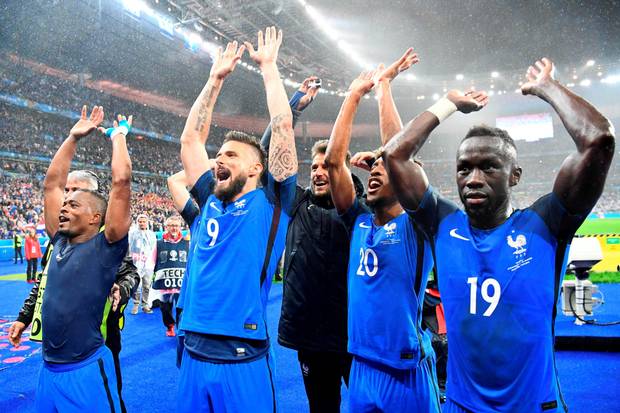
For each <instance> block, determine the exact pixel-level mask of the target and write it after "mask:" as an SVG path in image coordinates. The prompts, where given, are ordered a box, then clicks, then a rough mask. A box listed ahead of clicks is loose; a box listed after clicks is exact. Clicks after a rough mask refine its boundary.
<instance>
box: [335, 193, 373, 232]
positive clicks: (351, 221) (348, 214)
mask: <svg viewBox="0 0 620 413" xmlns="http://www.w3.org/2000/svg"><path fill="white" fill-rule="evenodd" d="M370 212H371V211H370V208H368V207H367V206H366V205H365V204H363V203H362V202H361V201H360V199H359V198H355V200H354V201H353V205H351V208H349V209H348V210H347V211H345V212H344V213H342V214H340V219H341V220H342V222H343V223H344V225H345V226H346V227H347V229H348V230H349V232H350V231H351V229H352V228H353V225H355V220H356V219H357V217H358V216H360V215H361V214H366V213H370Z"/></svg>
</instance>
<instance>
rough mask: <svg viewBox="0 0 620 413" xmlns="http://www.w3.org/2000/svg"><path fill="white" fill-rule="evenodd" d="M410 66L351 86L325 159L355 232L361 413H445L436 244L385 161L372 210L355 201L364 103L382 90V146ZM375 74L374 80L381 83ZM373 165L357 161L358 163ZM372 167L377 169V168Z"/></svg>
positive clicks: (352, 295) (357, 402) (354, 323)
mask: <svg viewBox="0 0 620 413" xmlns="http://www.w3.org/2000/svg"><path fill="white" fill-rule="evenodd" d="M401 59H402V60H398V61H396V62H395V63H394V64H393V65H391V66H390V67H388V68H387V69H384V68H383V67H381V66H380V67H379V69H378V70H377V71H376V72H375V73H372V72H370V73H362V74H361V75H360V76H359V77H358V78H357V79H355V80H354V81H353V83H351V86H350V87H349V92H348V96H347V97H346V98H345V100H344V102H343V104H342V107H341V109H340V113H339V115H338V118H337V119H336V123H335V125H334V128H333V131H332V135H331V137H330V140H329V144H328V147H327V153H326V155H325V163H326V165H327V169H328V172H329V180H330V182H331V185H332V188H333V190H332V192H331V194H332V199H333V202H334V205H335V207H336V209H337V210H338V212H339V213H340V214H341V218H342V220H343V221H344V222H345V223H346V224H347V226H348V228H349V229H350V232H351V248H350V254H349V268H348V289H349V291H348V332H349V334H348V335H349V342H348V350H349V352H350V353H351V354H352V355H353V363H352V366H351V374H350V378H349V405H350V409H351V411H353V412H376V411H382V412H394V413H396V412H406V411H412V412H413V411H415V412H439V409H440V407H439V389H438V387H437V379H436V374H435V364H434V361H435V360H434V352H433V349H432V346H431V341H430V335H429V334H428V333H427V332H425V331H423V330H422V327H421V318H422V304H423V301H424V288H425V286H426V280H427V277H428V273H429V272H430V270H431V268H432V266H433V258H432V254H431V251H430V245H429V243H428V242H427V241H426V239H425V236H424V234H423V233H422V232H421V231H420V230H419V229H418V227H417V225H416V223H415V222H414V221H413V220H412V219H411V217H410V216H409V215H407V214H406V213H405V211H404V210H403V208H402V206H401V205H400V204H399V203H398V199H397V197H396V193H395V192H394V188H393V187H392V186H391V184H390V181H389V178H388V176H387V173H386V171H385V168H384V166H383V160H382V159H381V158H378V159H376V160H374V162H373V163H372V165H371V166H370V176H369V179H368V196H367V204H368V206H370V208H371V209H372V212H371V210H370V209H369V208H367V207H366V206H364V205H362V204H361V203H360V202H359V201H358V198H357V197H356V196H355V190H354V186H353V180H352V178H351V173H350V171H349V169H348V167H347V165H346V154H347V150H348V147H349V143H350V140H351V130H352V127H353V119H354V116H355V112H356V110H357V107H358V105H359V102H360V100H361V99H362V98H363V97H364V95H365V94H366V93H368V92H370V90H371V89H372V88H373V87H376V88H377V89H376V90H377V97H378V100H379V113H380V129H381V140H382V143H383V144H385V143H387V141H388V139H389V138H390V137H391V136H393V135H394V133H395V132H396V131H398V130H399V129H400V128H401V127H402V125H401V124H400V118H399V117H398V114H397V112H396V111H395V110H394V101H393V100H392V95H391V90H390V81H391V80H392V79H394V78H395V77H396V75H397V74H398V73H399V72H400V71H401V70H404V69H405V68H407V67H408V66H411V64H413V63H415V62H417V55H416V54H415V53H413V50H412V49H409V50H407V52H406V53H405V55H404V56H403V58H401ZM373 75H374V77H373ZM362 159H364V160H368V157H367V156H365V155H364V154H357V155H356V156H354V158H353V159H352V161H351V163H352V164H354V165H357V166H361V165H363V164H364V161H361V160H362ZM369 163H370V162H369Z"/></svg>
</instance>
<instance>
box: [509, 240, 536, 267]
mask: <svg viewBox="0 0 620 413" xmlns="http://www.w3.org/2000/svg"><path fill="white" fill-rule="evenodd" d="M506 243H507V244H508V246H509V247H511V248H514V251H513V252H512V254H513V255H514V257H515V260H516V262H515V264H514V265H513V266H511V267H508V270H509V271H515V270H518V269H519V268H521V267H523V266H524V265H527V264H529V263H530V261H532V257H527V258H526V255H527V248H525V247H526V245H527V238H525V235H523V234H515V233H514V231H512V234H510V235H508V236H507V237H506Z"/></svg>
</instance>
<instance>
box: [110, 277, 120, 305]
mask: <svg viewBox="0 0 620 413" xmlns="http://www.w3.org/2000/svg"><path fill="white" fill-rule="evenodd" d="M108 300H110V303H111V304H112V311H116V309H117V308H118V304H119V303H120V302H121V287H119V285H118V284H117V283H114V284H113V285H112V289H111V290H110V295H109V296H108Z"/></svg>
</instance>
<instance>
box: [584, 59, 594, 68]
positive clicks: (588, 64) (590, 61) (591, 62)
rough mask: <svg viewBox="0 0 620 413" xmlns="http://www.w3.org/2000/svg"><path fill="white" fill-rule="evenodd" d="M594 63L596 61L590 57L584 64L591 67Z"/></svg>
mask: <svg viewBox="0 0 620 413" xmlns="http://www.w3.org/2000/svg"><path fill="white" fill-rule="evenodd" d="M595 63H596V61H594V60H592V59H590V60H588V61H587V62H586V66H588V67H592V66H594V64H595Z"/></svg>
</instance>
